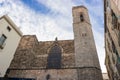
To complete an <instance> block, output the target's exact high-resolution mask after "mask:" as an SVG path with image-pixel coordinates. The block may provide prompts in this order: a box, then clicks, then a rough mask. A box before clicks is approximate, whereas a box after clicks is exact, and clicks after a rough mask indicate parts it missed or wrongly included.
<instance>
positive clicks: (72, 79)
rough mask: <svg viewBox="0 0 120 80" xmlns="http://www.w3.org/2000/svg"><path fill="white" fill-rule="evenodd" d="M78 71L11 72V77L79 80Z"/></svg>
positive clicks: (38, 79) (43, 79)
mask: <svg viewBox="0 0 120 80" xmlns="http://www.w3.org/2000/svg"><path fill="white" fill-rule="evenodd" d="M76 72H77V71H76V69H49V70H45V69H44V70H11V71H10V75H9V76H11V77H18V75H19V78H33V79H36V80H46V78H47V75H50V79H49V80H77V75H76Z"/></svg>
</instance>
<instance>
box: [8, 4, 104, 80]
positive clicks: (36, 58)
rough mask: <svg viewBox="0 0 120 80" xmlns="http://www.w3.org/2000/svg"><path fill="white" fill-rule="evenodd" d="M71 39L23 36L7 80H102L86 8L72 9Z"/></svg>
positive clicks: (77, 7)
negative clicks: (72, 35)
mask: <svg viewBox="0 0 120 80" xmlns="http://www.w3.org/2000/svg"><path fill="white" fill-rule="evenodd" d="M72 13H73V31H74V40H58V39H57V38H56V39H55V41H38V40H37V38H36V36H35V35H24V36H23V37H22V38H21V40H20V43H19V46H18V48H17V50H16V52H15V55H14V59H13V60H12V63H11V65H10V67H9V69H8V72H7V76H8V77H9V79H21V80H26V79H29V80H96V79H97V80H103V78H102V73H101V68H100V65H99V60H98V55H97V51H96V47H95V42H94V38H93V33H92V28H91V23H90V19H89V15H88V10H87V8H86V7H84V6H76V7H73V9H72Z"/></svg>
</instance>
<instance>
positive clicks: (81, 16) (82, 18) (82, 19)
mask: <svg viewBox="0 0 120 80" xmlns="http://www.w3.org/2000/svg"><path fill="white" fill-rule="evenodd" d="M80 21H81V22H83V21H84V17H83V14H80Z"/></svg>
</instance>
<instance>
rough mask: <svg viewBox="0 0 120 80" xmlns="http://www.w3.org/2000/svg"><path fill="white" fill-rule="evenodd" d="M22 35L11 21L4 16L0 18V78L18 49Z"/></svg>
mask: <svg viewBox="0 0 120 80" xmlns="http://www.w3.org/2000/svg"><path fill="white" fill-rule="evenodd" d="M21 37H22V33H21V32H20V30H19V29H18V28H17V26H16V25H15V24H14V23H13V22H12V20H11V19H10V18H9V17H8V16H7V15H4V16H2V17H1V18H0V78H2V77H4V75H5V73H6V71H7V69H8V68H9V65H10V63H11V60H12V59H13V57H14V53H15V51H16V49H17V47H18V44H19V41H20V39H21Z"/></svg>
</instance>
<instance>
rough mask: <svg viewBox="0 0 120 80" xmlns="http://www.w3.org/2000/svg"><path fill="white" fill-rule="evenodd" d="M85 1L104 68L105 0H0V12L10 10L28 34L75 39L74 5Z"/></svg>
mask: <svg viewBox="0 0 120 80" xmlns="http://www.w3.org/2000/svg"><path fill="white" fill-rule="evenodd" d="M79 5H85V6H86V7H87V8H88V10H89V16H90V21H91V24H92V30H93V34H94V39H95V43H96V47H97V52H98V56H99V61H100V65H101V68H102V72H106V69H105V65H104V57H105V52H104V15H103V0H0V16H2V15H5V14H7V15H8V16H9V17H10V18H11V19H12V20H13V22H14V23H15V24H16V25H17V26H18V27H19V28H20V30H21V31H22V32H23V34H24V35H33V34H35V35H36V36H37V38H38V40H39V41H49V40H54V39H55V37H58V39H59V40H67V39H73V38H74V36H73V26H72V23H73V22H72V6H79Z"/></svg>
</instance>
